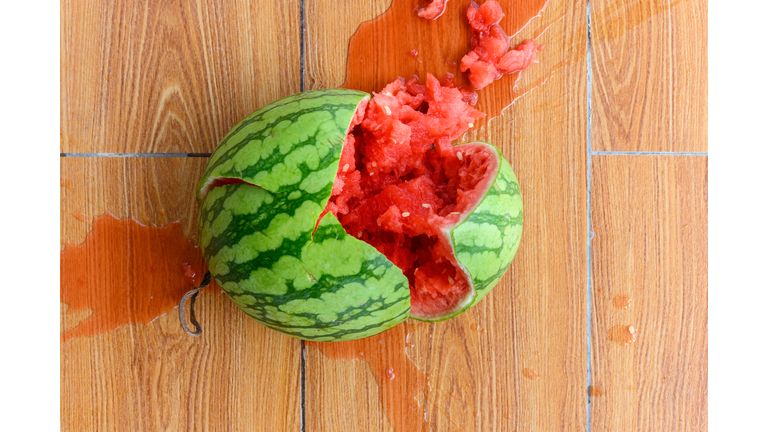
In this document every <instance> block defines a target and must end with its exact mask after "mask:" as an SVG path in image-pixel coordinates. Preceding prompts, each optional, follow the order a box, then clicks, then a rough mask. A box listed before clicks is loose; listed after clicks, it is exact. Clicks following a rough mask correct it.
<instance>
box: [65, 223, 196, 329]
mask: <svg viewBox="0 0 768 432" xmlns="http://www.w3.org/2000/svg"><path fill="white" fill-rule="evenodd" d="M60 258H61V259H60V261H61V294H60V295H61V302H62V303H64V304H67V305H68V307H67V310H66V312H67V314H76V313H78V312H79V311H85V310H92V311H93V313H92V314H91V315H90V316H89V317H88V318H86V319H84V320H83V321H81V322H80V323H79V324H78V325H77V326H75V327H74V328H72V329H68V330H66V331H64V332H62V334H61V341H62V342H64V341H67V340H70V339H72V338H75V337H79V336H94V335H99V334H104V333H107V332H109V331H112V330H114V329H116V328H118V327H120V326H123V325H126V324H139V323H142V324H147V323H149V322H151V321H152V320H154V319H155V318H157V317H159V316H161V315H163V314H165V313H167V312H170V311H171V310H173V308H174V307H176V306H178V304H179V299H180V298H181V297H182V296H183V295H184V293H186V292H187V291H189V290H191V289H192V288H194V287H195V286H197V285H199V284H200V282H201V281H202V278H203V273H205V263H204V261H203V256H202V254H201V253H200V251H199V250H198V248H197V246H195V245H193V244H192V243H191V242H190V241H189V240H187V239H186V238H185V237H184V234H183V233H182V232H181V226H180V225H179V223H178V222H174V223H171V224H169V225H168V226H164V227H157V226H148V225H143V224H141V223H139V222H136V221H134V220H132V219H118V218H116V217H115V216H113V215H112V214H109V213H106V214H104V215H102V216H99V217H97V218H95V219H94V220H93V231H91V233H90V234H88V236H87V237H86V239H85V242H83V243H82V244H79V245H72V244H67V245H66V246H65V248H64V251H62V252H61V256H60Z"/></svg>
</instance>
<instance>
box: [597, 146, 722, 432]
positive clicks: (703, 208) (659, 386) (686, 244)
mask: <svg viewBox="0 0 768 432" xmlns="http://www.w3.org/2000/svg"><path fill="white" fill-rule="evenodd" d="M593 167H594V168H593V170H594V171H593V173H594V174H593V186H592V200H593V201H592V209H593V213H592V225H593V228H592V229H593V231H594V232H595V237H594V239H593V240H592V254H593V260H592V263H593V265H592V268H593V275H594V297H593V299H594V314H593V318H594V319H593V327H592V338H593V339H592V340H593V347H594V355H593V358H594V363H593V367H592V380H593V384H594V386H595V387H596V388H597V389H598V391H597V394H599V396H598V395H595V396H593V398H592V404H593V408H592V430H593V431H662V430H663V431H697V432H698V431H706V430H707V158H706V157H702V156H686V157H682V156H677V157H672V156H621V157H617V156H596V157H595V158H594V162H593ZM617 295H626V296H631V297H632V302H631V305H630V306H629V308H627V309H619V308H616V307H615V305H614V304H613V299H614V298H615V296H617ZM617 325H621V326H628V325H632V326H633V327H634V328H635V329H636V339H637V341H636V342H634V343H631V344H629V345H626V346H623V345H620V344H617V343H614V342H612V341H610V340H609V339H610V329H611V328H613V327H614V326H617Z"/></svg>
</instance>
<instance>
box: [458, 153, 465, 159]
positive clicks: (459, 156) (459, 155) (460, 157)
mask: <svg viewBox="0 0 768 432" xmlns="http://www.w3.org/2000/svg"><path fill="white" fill-rule="evenodd" d="M456 157H457V158H459V160H464V155H462V154H461V152H458V153H456Z"/></svg>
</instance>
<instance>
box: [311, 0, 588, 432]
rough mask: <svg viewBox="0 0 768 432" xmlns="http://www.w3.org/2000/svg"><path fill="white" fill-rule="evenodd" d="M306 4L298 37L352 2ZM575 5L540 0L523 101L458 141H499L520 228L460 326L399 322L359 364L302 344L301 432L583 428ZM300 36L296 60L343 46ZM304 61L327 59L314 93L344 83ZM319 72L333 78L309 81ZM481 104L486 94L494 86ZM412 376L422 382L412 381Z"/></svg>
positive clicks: (581, 43) (581, 129)
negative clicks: (490, 284) (521, 216)
mask: <svg viewBox="0 0 768 432" xmlns="http://www.w3.org/2000/svg"><path fill="white" fill-rule="evenodd" d="M309 3H317V6H312V7H313V8H314V10H316V11H317V13H313V14H308V15H307V26H308V27H307V28H308V29H312V27H313V26H315V25H320V24H316V23H318V22H319V23H322V22H323V21H327V20H329V18H327V17H326V16H324V15H323V13H322V12H323V11H326V10H333V9H334V8H340V9H352V8H355V7H357V6H355V3H354V2H346V3H345V4H343V5H339V2H331V3H329V2H327V1H316V2H307V5H308V7H309ZM331 6H334V7H331ZM585 9H586V4H585V3H584V2H580V1H579V2H565V1H557V0H552V1H551V2H550V4H549V5H548V6H547V8H546V10H545V11H544V12H543V13H542V16H541V17H539V18H536V19H534V20H533V22H532V23H531V24H530V25H529V26H528V27H527V28H526V29H525V30H524V31H523V33H521V34H520V35H519V36H518V37H520V38H526V37H532V36H533V35H534V33H535V32H536V31H537V30H542V29H546V31H544V33H543V34H542V35H541V36H540V38H539V39H538V42H539V43H542V44H545V45H546V46H547V48H546V55H542V56H541V63H540V64H539V65H537V68H539V70H536V71H534V70H531V74H529V75H526V74H523V77H522V78H521V80H520V82H519V83H518V86H519V87H520V88H521V89H528V91H527V93H526V94H525V96H523V97H522V98H520V99H518V100H517V101H516V102H515V103H514V104H513V105H512V106H511V107H510V108H508V109H507V111H506V112H505V114H504V115H503V116H501V117H499V118H497V119H496V120H495V121H493V122H491V124H490V125H489V126H488V127H487V128H485V129H484V130H481V131H478V132H476V133H474V134H471V136H470V138H475V137H477V138H483V139H487V140H489V141H491V142H494V143H495V144H497V145H499V146H500V148H501V149H502V151H503V152H504V154H505V155H506V157H507V158H508V159H509V160H510V162H511V164H512V166H513V168H514V169H515V172H516V174H517V175H518V178H519V181H520V185H521V190H522V195H523V201H524V208H525V210H524V212H525V224H524V231H523V237H522V243H521V246H520V249H519V251H518V255H517V257H516V258H515V261H514V262H513V264H512V267H511V269H510V271H509V272H508V273H507V275H506V276H505V277H504V278H503V280H502V282H501V283H500V284H499V285H498V286H497V287H496V288H495V290H494V291H493V292H492V293H491V294H490V295H489V296H488V297H487V298H486V299H485V300H483V301H482V302H480V303H479V304H478V305H477V306H475V307H473V308H472V309H471V310H470V311H468V312H466V313H465V314H463V315H462V316H460V317H459V318H456V319H452V320H449V321H446V322H441V323H435V324H431V325H428V324H423V323H417V322H410V321H409V322H407V323H406V324H405V325H403V326H402V328H399V327H398V328H396V330H393V331H394V333H397V334H396V335H395V336H391V337H390V336H387V337H385V338H383V341H384V342H385V343H384V345H383V347H382V348H383V349H384V350H383V351H380V350H369V351H367V352H366V353H365V356H367V357H368V358H367V361H365V360H356V361H345V360H337V359H333V358H332V357H330V356H327V355H326V354H324V351H323V349H322V348H318V347H317V346H315V345H309V346H308V347H307V352H306V376H307V382H306V398H305V399H306V425H307V430H361V431H366V430H371V431H373V430H398V431H406V430H407V431H411V430H435V431H443V430H463V431H488V430H498V431H512V430H519V431H526V430H530V431H534V430H542V431H544V430H546V431H550V430H564V431H581V430H585V428H586V404H587V400H586V397H587V393H586V378H587V357H586V343H587V337H588V335H587V331H586V324H587V318H586V317H587V315H586V305H587V303H586V299H587V296H586V288H587V284H586V282H587V274H586V270H587V266H586V256H587V255H586V236H587V231H586V229H587V225H586V203H587V201H586V184H587V182H586V100H585V95H586V63H585V49H586V15H585V14H584V13H583V12H584V11H585ZM550 25H551V26H550ZM547 26H550V27H548V28H547ZM322 37H325V38H326V39H324V40H318V38H322ZM308 41H309V44H308V46H307V53H308V58H313V57H312V56H313V54H312V52H313V50H320V49H323V50H328V48H327V46H328V45H329V44H342V43H343V45H344V46H346V43H347V41H346V40H342V39H341V38H337V36H336V35H333V34H332V33H331V32H328V31H327V30H326V31H320V30H318V31H316V33H315V36H314V39H312V38H309V39H308ZM318 47H322V48H318ZM331 52H334V51H333V50H331ZM317 59H318V60H321V61H327V62H328V63H325V64H322V65H318V64H317V63H316V62H312V61H310V62H308V64H307V68H308V69H307V76H314V77H316V81H315V82H314V83H313V85H315V86H317V87H326V86H333V85H336V84H338V83H339V80H341V79H343V76H344V70H345V67H346V62H339V61H338V60H337V59H336V58H335V57H334V58H333V63H331V59H330V58H329V59H328V60H324V59H323V58H322V57H321V56H319V55H318V56H317ZM312 68H319V69H320V70H321V72H315V71H314V70H313V69H312ZM334 69H335V70H336V72H332V71H333V70H334ZM326 78H328V79H332V80H334V81H332V82H328V83H325V82H322V81H320V80H321V79H326ZM393 78H394V77H393ZM480 97H481V98H492V97H494V96H493V87H492V86H491V87H489V88H488V89H487V90H485V91H483V92H481V93H480ZM393 331H390V332H393ZM374 338H375V337H374ZM374 338H372V339H374ZM406 347H407V349H408V351H407V352H408V353H407V354H406V353H405V349H404V348H406ZM371 356H376V357H375V358H370V357H371ZM408 364H410V365H412V366H411V367H410V368H406V366H407V365H408ZM387 366H394V370H395V373H396V374H397V373H398V371H402V370H405V371H406V374H405V377H401V376H400V375H397V376H396V377H395V378H394V379H393V380H391V381H387V380H386V378H385V379H383V380H382V379H381V378H379V377H380V375H382V374H384V373H385V372H386V367H387ZM524 369H532V370H535V371H536V373H537V374H538V376H539V377H538V379H529V378H527V377H526V374H525V373H524ZM416 371H418V372H416ZM419 376H422V378H421V379H422V380H424V381H428V383H427V382H424V381H422V383H420V384H419V383H417V382H416V381H417V380H418V379H419ZM377 381H379V384H380V383H381V382H384V383H385V384H383V385H381V386H380V387H379V395H378V400H377V398H376V395H375V393H371V389H374V388H376V385H377ZM369 419H372V420H369ZM381 419H384V420H385V421H386V424H384V425H382V424H381V423H380V421H382V420H381ZM421 419H423V420H421Z"/></svg>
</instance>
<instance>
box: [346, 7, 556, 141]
mask: <svg viewBox="0 0 768 432" xmlns="http://www.w3.org/2000/svg"><path fill="white" fill-rule="evenodd" d="M478 3H482V2H478ZM498 3H499V4H500V5H501V9H502V10H503V11H504V14H505V16H504V18H503V19H502V20H501V22H499V26H500V27H501V29H503V31H504V32H505V33H506V34H507V35H513V36H512V44H513V45H516V44H518V43H521V42H523V40H522V38H517V37H515V36H514V35H515V34H517V33H518V32H519V31H520V30H522V29H523V28H524V27H525V25H526V24H528V22H530V21H531V19H533V18H534V17H536V16H537V15H538V14H539V13H540V12H541V11H542V10H543V9H544V7H545V6H546V4H547V0H524V1H512V0H498ZM469 6H470V1H468V0H464V1H462V0H451V1H449V2H447V4H446V7H445V11H444V13H442V15H440V16H439V18H437V19H435V20H428V19H422V18H419V16H418V15H417V11H416V10H414V4H413V1H412V0H393V1H392V6H391V7H390V8H389V9H388V10H387V11H386V12H384V13H383V14H382V15H380V16H379V17H377V18H375V19H373V20H371V21H367V22H364V23H362V24H361V25H360V27H359V28H358V29H357V31H356V32H355V34H354V35H353V36H352V38H351V39H350V42H349V51H348V56H347V76H346V80H345V81H344V84H343V85H342V87H344V88H349V89H355V90H362V91H366V92H368V93H371V92H374V91H379V90H381V89H382V88H384V86H386V85H387V84H389V83H390V82H391V81H392V80H393V79H395V78H397V77H399V76H400V77H404V78H408V77H411V76H413V75H416V76H418V77H420V78H421V79H422V80H423V79H424V78H426V76H427V74H428V73H431V74H432V75H434V76H436V77H442V76H443V75H444V74H446V73H451V74H453V75H454V76H455V77H456V85H457V86H462V87H466V88H470V89H471V88H472V85H471V83H470V81H469V79H468V78H467V76H466V74H464V73H462V72H461V70H460V67H461V60H462V58H463V57H464V56H465V55H466V54H467V53H468V52H470V51H472V49H473V46H472V42H471V41H472V36H473V28H472V27H471V26H470V24H469V21H468V19H467V9H468V7H469ZM412 51H415V52H417V53H418V56H413V55H411V54H410V53H411V52H412ZM519 77H520V72H514V73H510V74H506V75H503V76H502V77H501V78H500V79H499V80H497V81H496V82H494V83H492V84H491V85H489V86H488V87H487V88H486V90H485V92H486V93H485V94H487V93H492V95H493V97H487V96H486V97H483V93H481V96H480V98H479V100H478V103H477V105H476V106H475V108H476V109H477V110H479V111H481V112H484V113H486V114H487V117H485V118H484V119H481V120H478V122H477V123H476V125H475V126H482V125H484V124H486V123H487V122H488V121H490V120H491V119H492V118H494V117H496V116H498V115H499V114H501V111H502V110H503V109H504V108H506V107H507V106H509V105H510V104H511V103H512V102H514V100H515V99H516V98H517V97H519V96H520V95H521V94H524V93H525V92H524V91H523V92H516V91H515V89H514V87H515V83H516V82H517V79H518V78H519Z"/></svg>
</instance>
